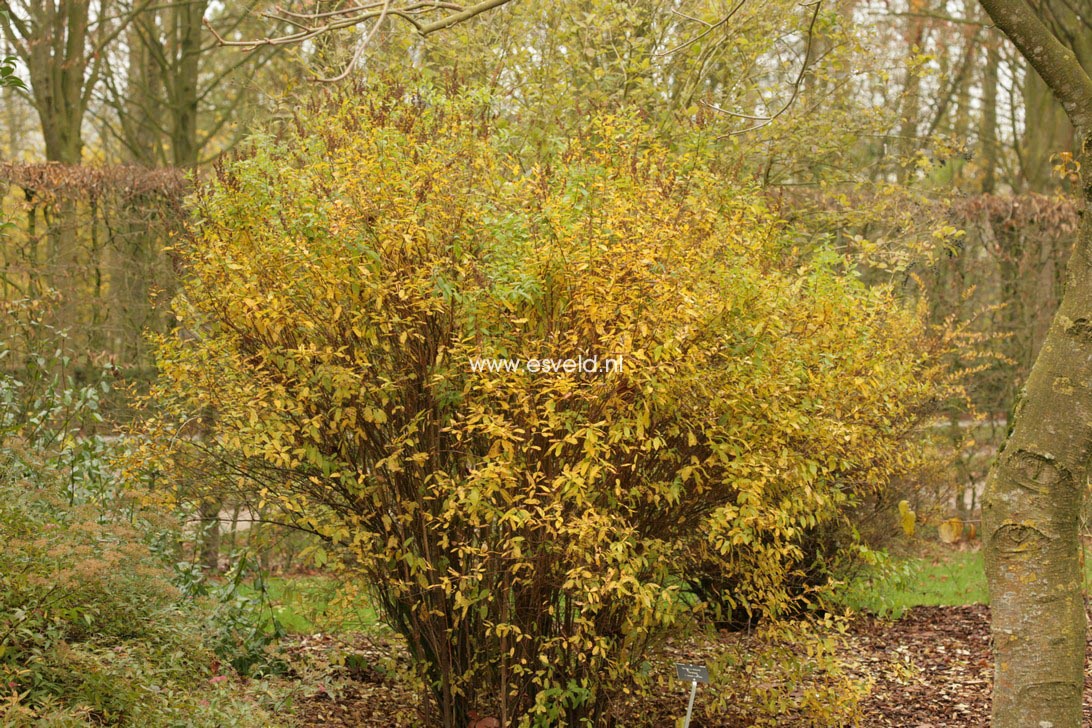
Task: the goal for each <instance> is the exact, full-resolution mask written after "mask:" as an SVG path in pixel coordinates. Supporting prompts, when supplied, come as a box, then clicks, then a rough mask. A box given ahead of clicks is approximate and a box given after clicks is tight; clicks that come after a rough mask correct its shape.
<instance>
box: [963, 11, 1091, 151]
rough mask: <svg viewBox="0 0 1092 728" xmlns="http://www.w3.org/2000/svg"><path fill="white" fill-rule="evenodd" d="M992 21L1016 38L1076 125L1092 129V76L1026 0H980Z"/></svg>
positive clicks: (1014, 41)
mask: <svg viewBox="0 0 1092 728" xmlns="http://www.w3.org/2000/svg"><path fill="white" fill-rule="evenodd" d="M980 2H981V4H982V7H983V8H984V9H985V11H986V13H987V14H988V15H989V16H990V18H991V19H992V20H993V22H994V23H995V24H996V25H997V27H998V28H1000V29H1001V31H1002V32H1003V33H1004V34H1005V35H1006V36H1008V38H1009V40H1011V41H1012V42H1013V44H1014V45H1015V46H1016V48H1017V49H1018V50H1019V51H1020V53H1021V55H1023V56H1024V58H1026V59H1027V61H1028V63H1030V64H1031V66H1032V67H1033V68H1034V69H1035V70H1036V71H1037V72H1038V73H1039V76H1040V77H1041V78H1042V79H1043V81H1044V82H1045V83H1046V85H1047V86H1048V87H1049V88H1050V90H1051V91H1053V92H1054V96H1055V97H1056V98H1057V99H1058V101H1060V102H1061V104H1062V108H1064V109H1065V112H1066V114H1068V115H1069V120H1070V121H1072V122H1073V126H1075V127H1077V128H1078V129H1080V130H1081V132H1082V133H1088V131H1089V129H1092V79H1090V78H1089V76H1088V74H1087V73H1086V72H1085V70H1084V68H1082V67H1081V64H1080V62H1079V61H1078V60H1077V57H1076V56H1075V55H1074V53H1073V51H1071V50H1069V49H1068V48H1066V47H1065V46H1064V45H1063V44H1062V42H1061V41H1060V40H1058V37H1057V36H1055V35H1054V33H1052V32H1051V31H1050V29H1049V28H1048V27H1047V26H1046V25H1045V24H1044V23H1043V21H1042V20H1041V19H1040V18H1039V17H1038V16H1037V15H1036V14H1035V11H1033V10H1032V8H1031V6H1030V5H1028V4H1027V2H1026V1H1025V0H980Z"/></svg>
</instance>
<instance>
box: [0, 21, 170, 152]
mask: <svg viewBox="0 0 1092 728" xmlns="http://www.w3.org/2000/svg"><path fill="white" fill-rule="evenodd" d="M149 2H150V0H140V2H139V4H138V5H137V6H136V8H135V9H136V10H140V9H143V8H144V7H146V6H147V5H148V4H149ZM0 10H2V11H4V12H2V13H0V31H2V32H3V34H4V38H5V39H6V41H7V42H8V43H9V44H10V45H11V47H12V48H13V49H14V52H15V54H16V55H17V56H18V57H19V59H20V60H21V61H22V62H23V63H24V64H26V68H27V74H28V75H29V77H30V99H31V103H33V105H34V108H35V110H36V111H37V112H38V118H39V120H40V122H41V126H42V136H43V137H44V139H45V151H46V159H48V160H50V161H56V162H65V163H68V164H78V163H79V161H80V158H81V156H82V154H83V119H84V116H85V115H86V113H87V108H88V104H89V103H90V100H91V95H92V90H93V89H94V87H95V85H96V83H98V80H99V78H100V75H101V72H102V67H103V58H104V57H105V51H106V49H107V47H108V46H109V45H110V44H112V43H114V42H115V41H117V39H118V37H119V36H120V35H121V34H122V33H123V32H124V29H125V27H126V25H127V24H128V22H129V20H130V19H131V18H132V13H123V12H119V6H118V4H117V3H116V2H114V0H98V2H93V1H89V0H19V1H18V2H15V1H13V0H0Z"/></svg>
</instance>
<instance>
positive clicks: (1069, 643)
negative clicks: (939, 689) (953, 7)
mask: <svg viewBox="0 0 1092 728" xmlns="http://www.w3.org/2000/svg"><path fill="white" fill-rule="evenodd" d="M981 3H982V7H983V8H985V10H986V12H987V13H988V14H989V15H990V17H991V18H992V19H993V21H994V23H995V24H996V25H997V27H998V28H1000V29H1001V31H1002V32H1004V33H1005V35H1006V36H1008V37H1009V39H1010V40H1012V42H1013V43H1014V44H1015V45H1016V47H1017V49H1019V51H1020V52H1021V54H1022V55H1023V56H1024V57H1025V58H1026V59H1027V60H1028V63H1029V65H1031V67H1032V68H1034V69H1035V71H1036V72H1037V73H1038V74H1039V75H1040V77H1041V78H1042V80H1043V81H1044V82H1045V83H1046V85H1047V86H1048V87H1049V88H1050V90H1051V92H1053V94H1054V95H1055V96H1056V97H1057V99H1058V100H1059V101H1060V102H1061V104H1062V107H1063V108H1064V109H1065V111H1066V114H1067V115H1068V116H1069V119H1070V121H1072V123H1073V126H1074V127H1075V128H1076V129H1077V131H1078V134H1079V138H1080V139H1081V140H1082V142H1083V143H1082V149H1081V154H1080V161H1081V163H1082V167H1081V171H1082V175H1083V190H1084V197H1085V201H1086V204H1087V203H1088V202H1092V136H1090V133H1092V79H1090V78H1089V76H1088V74H1087V73H1086V72H1085V71H1084V69H1083V68H1082V67H1081V64H1080V63H1079V62H1078V60H1077V58H1076V56H1075V55H1074V53H1073V52H1072V51H1071V50H1069V49H1068V48H1066V47H1065V46H1064V45H1063V44H1062V43H1061V42H1060V41H1059V40H1058V38H1057V37H1055V35H1054V34H1053V33H1052V32H1051V31H1050V30H1049V29H1048V28H1047V27H1046V26H1045V25H1044V24H1043V22H1042V20H1040V18H1039V17H1038V16H1037V15H1036V13H1035V12H1034V11H1033V10H1032V8H1031V7H1030V6H1029V5H1028V3H1027V1H1026V0H981ZM1028 125H1029V127H1030V128H1034V125H1035V119H1031V118H1029V119H1028ZM1090 457H1092V215H1090V214H1088V213H1086V214H1085V217H1084V221H1083V224H1082V225H1081V229H1080V233H1079V237H1078V240H1077V242H1076V244H1075V246H1074V250H1073V254H1072V257H1071V258H1070V262H1069V268H1068V271H1067V280H1066V289H1065V294H1064V296H1063V297H1062V302H1061V305H1060V306H1059V309H1058V312H1057V313H1056V314H1055V317H1054V321H1053V323H1052V324H1051V327H1050V331H1049V333H1048V334H1047V338H1046V340H1045V342H1044V343H1043V347H1042V350H1041V352H1040V354H1039V358H1038V359H1037V360H1036V362H1035V365H1034V366H1033V367H1032V369H1031V373H1030V374H1029V376H1028V382H1027V385H1026V387H1025V389H1024V392H1023V394H1022V398H1021V401H1020V403H1019V404H1018V406H1017V408H1016V412H1015V415H1014V421H1013V429H1012V433H1011V435H1010V436H1009V439H1008V442H1007V443H1006V444H1005V446H1004V447H1003V449H1002V451H1001V453H1000V454H999V455H998V457H997V461H996V463H995V464H994V466H993V468H992V469H991V471H990V475H989V478H988V480H987V483H986V494H985V499H984V504H983V526H984V528H983V530H984V533H985V538H986V571H987V576H988V578H989V584H990V609H991V613H992V634H993V647H994V669H995V677H994V692H993V726H994V728H1028V727H1033V728H1077V726H1080V724H1081V706H1082V697H1083V689H1084V654H1085V630H1086V623H1085V622H1086V620H1085V611H1084V595H1083V590H1082V573H1081V559H1080V544H1079V541H1078V523H1079V520H1080V513H1081V502H1082V499H1083V495H1084V490H1085V487H1086V483H1087V480H1088V470H1089V458H1090Z"/></svg>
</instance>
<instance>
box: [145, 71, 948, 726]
mask: <svg viewBox="0 0 1092 728" xmlns="http://www.w3.org/2000/svg"><path fill="white" fill-rule="evenodd" d="M493 126H494V123H493V121H492V116H491V113H490V110H489V105H488V99H483V98H481V97H480V96H479V95H477V94H475V93H472V92H471V93H464V94H460V95H454V96H443V95H440V94H429V93H428V92H415V93H409V92H408V91H407V90H406V89H404V88H398V87H386V88H371V89H368V90H367V91H362V90H357V92H356V94H355V95H353V94H349V93H344V92H338V93H334V94H332V95H327V96H318V97H316V99H315V100H314V101H313V102H311V104H310V106H309V107H307V108H306V109H305V110H304V111H303V112H301V114H300V115H299V116H298V117H297V118H296V119H294V120H293V121H292V122H291V123H289V124H287V125H285V127H284V128H282V129H281V130H280V131H279V132H278V133H276V134H261V135H258V136H255V137H254V138H252V139H251V141H250V143H249V145H248V147H247V148H246V150H245V151H244V152H243V153H241V154H240V155H238V156H236V157H234V158H232V159H229V160H227V161H225V162H224V163H223V164H221V165H220V166H219V168H218V169H217V171H216V174H215V176H214V177H213V178H212V179H211V180H210V181H209V182H208V183H207V184H206V185H204V186H203V187H202V189H201V190H200V191H199V193H198V194H197V196H196V198H195V200H194V201H193V211H194V218H195V224H194V228H193V233H194V239H193V241H192V243H190V244H189V245H188V246H186V247H185V249H184V250H182V251H181V253H182V256H183V258H184V260H185V263H186V266H187V274H186V276H185V283H184V293H183V295H182V296H181V297H180V298H179V299H178V300H177V302H176V312H177V315H178V316H179V320H180V322H181V324H180V325H181V327H182V333H181V335H178V336H174V337H170V338H164V339H162V340H161V341H160V342H159V347H160V349H159V350H160V366H161V371H162V374H163V382H162V384H161V386H160V388H159V390H158V391H157V392H156V393H155V400H156V401H157V402H158V403H160V404H162V405H164V406H165V407H166V408H167V411H168V413H169V414H168V415H166V416H165V417H164V419H162V420H161V421H157V422H153V423H152V427H151V430H152V432H159V433H162V435H163V437H162V442H163V443H164V449H165V451H166V454H167V458H168V460H169V457H170V449H171V448H173V449H174V450H175V451H177V452H180V453H181V454H180V455H179V457H180V458H181V462H185V461H186V459H188V458H190V457H192V453H188V452H182V451H185V450H188V449H191V448H193V447H197V448H199V449H201V450H202V451H206V452H210V453H214V454H216V456H217V457H219V458H221V459H222V460H223V462H224V464H225V467H228V466H230V468H232V469H233V471H236V472H241V473H243V474H245V477H246V478H248V479H249V482H250V483H251V487H252V490H253V492H254V495H255V497H256V498H257V499H260V500H261V501H262V502H263V503H265V504H269V503H274V504H276V505H277V506H278V507H279V509H280V511H281V513H282V515H283V518H284V519H285V520H286V522H289V523H291V524H292V525H294V526H295V527H297V528H303V529H307V530H310V531H313V532H315V533H317V534H319V535H320V536H322V537H323V538H324V539H325V540H326V541H327V542H328V543H329V544H333V545H335V546H337V547H339V548H340V549H341V550H342V552H343V554H344V557H343V558H344V561H345V563H346V564H348V565H349V566H351V567H352V568H353V569H355V570H357V572H358V573H359V574H360V575H361V577H362V578H363V579H364V580H365V581H366V582H367V583H368V584H369V585H371V587H372V588H373V589H374V591H375V594H376V595H377V597H378V599H379V601H380V603H381V604H382V606H383V609H384V612H385V616H386V619H387V620H388V621H389V622H390V623H391V624H392V625H393V626H395V627H396V628H397V629H398V630H399V631H400V632H401V633H402V634H403V635H404V636H405V637H406V639H407V641H408V644H409V648H410V651H411V653H412V655H413V657H414V659H415V660H416V662H417V664H418V666H419V667H420V669H421V671H422V676H423V677H424V678H425V679H426V681H427V683H428V684H429V686H430V687H431V690H432V692H433V694H434V696H435V700H436V704H437V715H435V716H433V720H434V722H436V723H438V724H442V725H445V726H456V725H462V724H463V723H464V722H465V720H466V718H467V715H468V714H469V712H470V711H471V710H475V711H478V712H479V713H481V714H493V715H499V716H500V719H501V722H502V723H503V724H506V725H507V724H508V723H509V722H513V723H518V724H535V725H551V726H556V725H575V724H585V723H595V722H598V721H601V720H603V719H604V716H605V714H606V710H605V705H606V702H607V700H608V698H609V696H610V692H611V690H613V689H616V688H618V687H619V686H621V685H625V684H626V683H627V682H628V681H629V680H630V679H631V678H632V677H633V671H634V669H635V665H637V664H638V663H639V661H640V657H641V655H642V653H643V651H644V650H645V648H646V647H647V646H648V644H649V643H650V642H651V641H652V640H654V639H656V638H657V637H658V636H659V635H661V634H662V633H663V630H664V629H665V628H666V627H668V626H670V625H675V624H678V623H679V620H681V619H682V618H683V617H684V616H685V615H687V614H688V613H690V612H691V611H692V609H693V608H694V606H695V598H694V595H693V594H692V593H691V592H690V591H689V585H691V584H694V583H696V582H697V581H698V579H699V577H700V575H701V574H702V573H704V572H703V571H702V570H703V569H706V568H707V567H708V565H709V564H710V563H712V564H714V565H715V569H716V571H717V574H718V578H720V579H722V581H721V584H722V585H727V587H726V588H728V589H729V590H730V592H731V593H730V594H725V595H724V596H726V597H728V598H731V599H733V600H734V601H735V603H737V604H738V605H741V608H744V609H750V610H763V609H766V610H770V611H772V612H775V613H776V612H778V611H779V610H780V609H781V608H782V607H783V604H784V602H785V600H786V598H787V597H786V587H785V585H784V581H785V580H786V579H787V578H788V576H789V575H790V574H793V573H794V572H795V570H796V569H797V568H798V566H799V562H800V558H801V548H802V547H801V543H802V542H803V539H805V538H806V536H807V534H808V533H809V531H810V530H811V529H815V528H818V527H819V526H820V525H821V524H823V523H824V522H826V521H829V520H830V519H832V518H834V517H836V516H837V515H838V514H839V513H840V509H842V508H844V507H845V506H846V504H847V503H849V502H850V501H851V500H852V497H853V493H854V491H855V490H860V489H865V488H872V487H880V486H882V484H883V482H884V480H885V479H886V478H887V477H888V476H889V475H890V474H891V473H892V472H894V471H896V470H897V469H898V468H899V467H900V466H901V465H902V464H903V462H902V455H901V454H900V452H899V447H898V441H899V439H900V438H901V437H902V436H903V435H904V434H905V430H906V424H907V422H908V421H909V418H910V414H909V413H910V408H911V407H913V406H914V405H915V404H916V403H918V401H919V400H920V399H921V398H922V397H923V396H925V395H926V394H927V392H928V389H929V377H928V376H927V373H926V372H925V370H924V365H923V362H922V361H921V359H920V357H918V356H917V355H915V354H914V353H913V351H914V346H915V342H916V341H917V340H918V339H919V338H920V336H921V335H922V334H921V329H920V326H919V325H918V323H917V320H916V319H915V317H914V316H912V315H910V314H908V313H905V312H903V311H901V310H900V309H899V308H898V307H897V306H895V305H894V304H893V301H892V299H891V296H890V295H889V294H888V293H887V292H885V291H883V290H869V289H866V288H865V287H864V286H862V285H861V284H860V283H858V282H857V281H856V280H855V279H854V277H853V276H852V275H842V274H839V273H838V272H836V271H838V270H840V269H841V266H842V265H843V263H844V261H842V260H841V258H839V257H837V256H833V254H826V255H823V256H819V257H817V258H814V259H808V260H805V259H802V258H800V256H798V255H796V254H795V253H794V251H793V250H792V248H791V245H790V244H789V242H788V240H789V237H788V236H787V235H786V234H785V231H784V230H783V229H782V227H781V226H780V225H779V224H778V222H777V221H776V220H775V219H773V218H772V217H771V215H770V214H769V213H768V212H767V211H766V210H765V208H764V207H763V206H762V205H761V204H760V202H759V201H758V200H757V199H756V198H754V197H753V196H750V195H748V194H746V193H745V192H744V191H740V190H734V189H729V188H726V186H725V185H724V184H723V183H722V181H721V180H720V179H718V178H717V177H716V176H715V175H713V174H711V173H709V172H708V171H706V170H705V169H704V168H703V165H702V159H701V158H700V157H699V156H697V155H694V154H674V153H671V152H669V150H667V149H665V148H663V147H662V146H661V145H660V144H659V143H657V142H656V140H655V139H654V138H653V136H652V135H650V134H649V133H648V132H647V131H646V130H645V129H644V128H643V127H642V126H641V124H640V123H639V122H637V121H635V120H634V119H631V118H626V117H600V118H596V119H593V120H591V121H589V122H588V125H587V128H586V130H585V131H584V133H582V134H580V135H578V136H576V137H575V138H574V139H572V140H571V141H570V143H569V144H568V147H567V149H566V150H565V151H564V153H562V154H561V155H559V156H558V157H556V158H552V159H543V160H541V163H540V164H539V165H538V166H536V167H534V168H532V169H522V168H520V167H519V165H518V164H517V163H516V161H515V160H513V159H511V158H507V157H504V156H502V155H501V154H500V153H498V152H497V151H495V147H494V146H493V145H492V143H491V139H490V133H491V130H492V128H493ZM578 356H582V357H589V358H590V357H598V363H599V364H601V365H602V364H604V363H605V362H604V360H605V359H606V358H608V357H610V358H616V359H618V360H620V361H621V362H622V366H621V368H620V369H619V370H615V371H612V372H609V373H608V372H594V373H588V372H566V371H550V372H546V373H543V372H541V371H539V372H537V373H536V372H533V371H529V366H528V361H529V360H530V359H532V358H535V359H544V358H550V359H557V358H562V359H564V358H569V357H572V358H574V359H575V358H576V357H578ZM494 358H497V359H499V358H505V359H509V360H515V359H519V360H521V361H522V362H523V366H521V367H519V368H518V370H514V371H489V370H488V369H489V367H488V365H487V366H486V367H485V370H478V369H480V367H477V366H476V365H475V364H474V363H475V362H482V361H484V360H487V359H494ZM501 368H502V369H503V366H502V367H501ZM539 369H541V365H540V367H539ZM210 413H212V414H210ZM198 415H200V416H207V419H208V420H209V421H211V422H212V423H213V426H212V430H211V432H207V433H204V434H203V436H202V438H201V440H200V441H199V442H195V441H193V440H190V439H188V438H187V437H185V435H186V434H187V431H186V429H185V427H186V423H189V422H192V421H193V418H194V417H195V416H198ZM171 423H174V424H171ZM180 428H182V429H181V430H180ZM179 434H181V435H182V436H178V435H179ZM168 446H169V447H168ZM718 590H720V587H718ZM720 591H723V590H720Z"/></svg>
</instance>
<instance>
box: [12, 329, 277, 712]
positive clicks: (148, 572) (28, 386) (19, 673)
mask: <svg viewBox="0 0 1092 728" xmlns="http://www.w3.org/2000/svg"><path fill="white" fill-rule="evenodd" d="M0 348H2V347H0ZM65 365H66V362H65V361H64V360H63V358H62V357H61V355H58V357H53V356H51V355H42V356H36V357H35V367H34V369H33V370H30V371H25V372H24V373H25V374H28V375H29V379H27V380H15V379H13V378H9V377H0V399H2V400H3V403H4V404H5V405H6V406H5V407H4V410H3V413H2V414H0V533H2V534H3V536H4V548H3V549H2V550H0V723H2V724H3V725H31V724H35V725H39V724H46V725H87V724H95V725H101V724H109V725H133V726H166V725H205V726H224V725H270V724H271V723H270V721H271V720H272V717H271V716H270V715H269V714H268V713H266V712H265V711H264V710H263V709H262V708H261V707H260V706H258V705H257V704H255V703H254V701H252V700H249V699H248V698H247V697H246V696H245V694H244V693H242V692H241V691H240V690H239V689H238V686H237V684H236V683H235V682H234V681H233V680H228V678H227V677H225V676H217V674H216V663H217V657H216V655H215V654H214V653H213V651H212V650H211V649H210V648H209V646H208V645H207V644H206V642H205V638H204V632H205V630H204V628H205V627H206V626H207V625H208V624H209V622H210V620H209V617H208V616H207V614H206V612H205V611H204V610H203V609H202V608H200V607H199V606H198V605H196V604H194V603H192V602H190V601H188V600H185V599H183V598H182V597H181V595H180V594H179V592H178V590H177V589H176V588H175V586H174V584H173V583H172V581H173V575H174V574H173V569H172V567H171V565H170V556H171V555H172V551H173V550H172V549H171V544H172V543H173V541H174V539H172V537H171V536H172V532H171V528H170V523H169V522H168V521H164V520H162V519H159V518H157V517H155V516H154V514H151V513H148V512H147V511H146V510H145V509H143V508H141V507H140V506H139V503H137V502H136V501H135V500H133V499H132V498H131V497H130V495H129V494H127V493H125V492H123V489H122V488H121V487H120V486H121V483H120V482H119V481H118V479H117V476H116V474H114V473H113V472H112V469H111V467H110V456H111V454H112V452H113V451H114V450H116V449H118V448H122V447H124V443H123V442H121V441H117V440H109V439H107V438H104V437H102V436H98V435H94V434H90V433H89V432H85V430H87V429H90V428H91V427H93V426H94V425H95V424H96V423H97V420H98V419H99V418H98V393H100V392H102V391H103V390H102V387H101V386H100V385H98V384H97V383H96V384H89V385H85V386H80V387H77V386H74V385H73V383H72V380H71V378H70V377H69V376H67V374H66V372H65ZM176 535H177V534H175V536H176Z"/></svg>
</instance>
